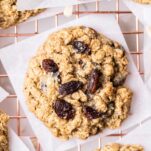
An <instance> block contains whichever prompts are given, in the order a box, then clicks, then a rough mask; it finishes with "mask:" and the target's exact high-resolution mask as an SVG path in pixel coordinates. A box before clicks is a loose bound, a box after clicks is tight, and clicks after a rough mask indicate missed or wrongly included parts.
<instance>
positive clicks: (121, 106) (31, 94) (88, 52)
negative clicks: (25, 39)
mask: <svg viewBox="0 0 151 151" xmlns="http://www.w3.org/2000/svg"><path fill="white" fill-rule="evenodd" d="M127 64H128V60H127V57H126V55H125V52H124V49H123V48H122V47H121V46H120V45H119V44H118V43H116V42H113V41H111V40H109V39H108V38H106V37H105V36H103V35H102V34H100V33H97V32H96V31H95V30H93V29H91V28H88V27H83V26H80V27H71V28H66V29H62V30H60V31H58V32H56V33H53V34H51V35H50V36H49V37H48V39H47V40H46V41H45V43H44V44H43V45H42V46H41V47H40V49H39V50H38V52H37V55H36V56H35V57H33V58H32V59H31V61H30V63H29V66H28V71H27V75H26V78H25V85H24V91H25V96H26V100H27V104H28V107H29V109H30V110H31V111H32V112H33V113H34V114H35V115H36V116H37V117H38V118H39V119H40V120H42V121H43V122H44V123H45V125H47V127H48V128H50V130H51V131H52V133H53V134H54V135H55V136H57V137H60V138H64V139H69V138H71V137H78V138H81V139H86V138H87V137H89V136H90V135H95V134H97V133H98V132H100V131H102V130H103V129H104V128H111V129H112V128H117V127H119V126H120V125H121V123H122V121H123V120H124V119H126V118H127V116H128V112H129V108H130V104H131V99H132V92H131V91H130V90H129V89H128V88H126V87H124V86H123V84H124V81H125V79H126V77H127V73H128V69H127Z"/></svg>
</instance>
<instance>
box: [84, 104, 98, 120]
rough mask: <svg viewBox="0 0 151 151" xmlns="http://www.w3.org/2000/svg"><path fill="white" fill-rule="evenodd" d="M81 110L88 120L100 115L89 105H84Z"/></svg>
mask: <svg viewBox="0 0 151 151" xmlns="http://www.w3.org/2000/svg"><path fill="white" fill-rule="evenodd" d="M83 112H84V114H85V116H86V117H87V118H88V119H90V120H92V119H96V118H99V117H100V113H99V112H98V111H97V110H95V109H93V108H92V107H90V106H84V107H83Z"/></svg>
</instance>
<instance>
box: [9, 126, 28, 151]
mask: <svg viewBox="0 0 151 151" xmlns="http://www.w3.org/2000/svg"><path fill="white" fill-rule="evenodd" d="M8 136H9V150H10V151H30V150H29V149H28V147H27V146H26V145H25V144H24V143H23V142H22V140H21V139H20V138H19V137H18V136H17V135H16V133H15V132H14V131H13V130H12V129H11V128H10V127H9V128H8Z"/></svg>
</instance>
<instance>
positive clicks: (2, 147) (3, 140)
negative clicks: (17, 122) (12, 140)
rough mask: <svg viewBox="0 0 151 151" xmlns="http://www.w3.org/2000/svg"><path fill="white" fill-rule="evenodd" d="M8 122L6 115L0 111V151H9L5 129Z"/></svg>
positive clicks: (6, 130)
mask: <svg viewBox="0 0 151 151" xmlns="http://www.w3.org/2000/svg"><path fill="white" fill-rule="evenodd" d="M8 120H9V117H8V115H7V114H5V113H4V112H2V111H0V151H9V147H8V146H9V145H8V129H7V123H8Z"/></svg>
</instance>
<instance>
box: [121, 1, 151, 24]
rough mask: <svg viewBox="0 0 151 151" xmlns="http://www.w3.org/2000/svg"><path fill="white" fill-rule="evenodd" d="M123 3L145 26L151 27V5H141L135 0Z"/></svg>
mask: <svg viewBox="0 0 151 151" xmlns="http://www.w3.org/2000/svg"><path fill="white" fill-rule="evenodd" d="M123 2H124V3H125V4H126V5H127V7H128V8H129V9H130V10H131V11H132V12H133V13H134V14H135V16H136V17H137V18H138V19H139V20H140V21H141V22H142V23H143V24H144V25H151V5H146V4H139V3H136V2H134V1H133V0H123Z"/></svg>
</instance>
